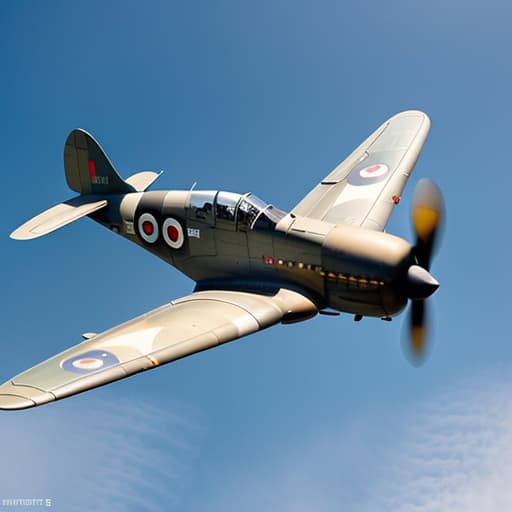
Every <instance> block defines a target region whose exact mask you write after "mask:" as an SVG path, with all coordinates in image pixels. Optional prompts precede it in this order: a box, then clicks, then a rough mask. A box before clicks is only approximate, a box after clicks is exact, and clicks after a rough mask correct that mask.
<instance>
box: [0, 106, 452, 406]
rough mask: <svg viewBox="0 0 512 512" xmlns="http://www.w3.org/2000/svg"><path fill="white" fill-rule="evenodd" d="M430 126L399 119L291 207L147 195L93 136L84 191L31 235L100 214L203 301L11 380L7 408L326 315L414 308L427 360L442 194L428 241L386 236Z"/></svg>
mask: <svg viewBox="0 0 512 512" xmlns="http://www.w3.org/2000/svg"><path fill="white" fill-rule="evenodd" d="M429 130H430V119H429V118H428V116H427V115H426V114H425V113H423V112H420V111H415V110H410V111H405V112H401V113H398V114H396V115H395V116H393V117H391V118H390V119H388V120H387V121H386V122H385V123H383V124H382V125H381V126H380V127H379V128H378V129H377V130H376V131H374V132H373V133H372V134H371V135H370V136H369V137H368V138H367V139H366V140H365V141H364V142H363V143H362V144H361V145H360V146H359V147H358V148H356V149H355V150H354V151H353V152H352V153H351V154H350V155H349V156H348V157H347V158H346V159H345V160H344V161H343V162H342V163H340V164H339V165H338V166H337V167H336V168H335V169H334V170H333V171H332V172H331V173H329V174H328V175H327V176H326V177H325V178H324V179H322V180H321V181H320V182H319V183H318V184H317V185H316V186H315V187H314V188H313V189H312V190H311V191H310V192H309V193H308V194H307V195H306V196H305V197H304V198H303V199H302V200H301V201H300V202H299V203H298V204H297V205H296V206H295V207H294V208H292V210H291V211H289V212H285V211H283V210H281V209H279V208H278V207H276V206H274V205H271V204H267V203H265V202H264V201H262V200H261V199H259V198H258V197H256V196H255V195H253V194H251V193H247V194H236V193H233V192H224V191H220V192H219V191H215V190H165V191H147V189H148V187H149V186H150V185H151V184H152V183H153V182H154V181H155V180H156V179H157V178H158V176H159V174H158V173H156V172H153V171H143V172H139V173H136V174H134V175H132V176H130V177H129V178H127V179H126V180H123V179H122V178H121V177H120V175H119V174H118V173H117V171H116V170H115V168H114V166H113V165H112V163H111V161H110V160H109V158H108V157H107V155H106V154H105V152H104V151H103V150H102V148H101V147H100V145H99V144H98V143H97V142H96V140H95V139H94V138H93V137H92V135H90V134H89V133H88V132H86V131H85V130H82V129H75V130H73V131H72V132H71V133H70V134H69V136H68V138H67V140H66V143H65V146H64V168H65V176H66V181H67V184H68V185H69V187H70V188H71V190H73V191H74V192H76V193H78V195H77V196H76V197H73V198H72V199H70V200H68V201H65V202H63V203H60V204H58V205H56V206H54V207H52V208H50V209H48V210H46V211H45V212H43V213H41V214H39V215H37V216H35V217H34V218H32V219H30V220H28V221H27V222H25V223H24V224H23V225H22V226H20V227H19V228H18V229H16V230H14V231H13V232H12V233H11V235H10V236H11V238H13V239H17V240H28V239H33V238H37V237H40V236H43V235H46V234H48V233H51V232H52V231H54V230H56V229H58V228H61V227H63V226H65V225H67V224H69V223H71V222H74V221H76V220H78V219H80V218H82V217H89V218H91V219H93V220H94V221H96V222H97V223H99V224H101V225H103V226H104V227H106V228H107V229H109V230H111V231H112V232H114V233H116V234H118V235H120V236H122V237H124V238H126V239H128V240H130V241H131V242H134V243H136V244H137V245H139V246H141V247H142V248H143V249H146V250H148V251H150V252H151V253H153V254H154V255H155V256H158V257H159V258H161V259H163V260H164V261H165V262H167V263H169V264H170V265H172V266H174V267H176V268H177V269H178V270H180V271H181V272H183V273H184V274H185V275H187V276H188V277H190V278H191V279H193V280H194V281H195V282H196V285H195V288H194V290H193V293H191V294H190V295H187V296H185V297H182V298H179V299H176V300H173V301H171V302H170V303H168V304H165V305H163V306H161V307H159V308H157V309H154V310H152V311H150V312H148V313H145V314H143V315H141V316H139V317H137V318H134V319H132V320H129V321H128V322H126V323H123V324H121V325H118V326H116V327H113V328H111V329H109V330H107V331H104V332H102V333H99V334H97V333H85V334H83V335H82V337H83V338H84V341H82V342H81V343H79V344H77V345H75V346H73V347H71V348H69V349H67V350H65V351H63V352H61V353H60V354H57V355H56V356H54V357H51V358H50V359H48V360H46V361H44V362H42V363H40V364H38V365H36V366H34V367H33V368H30V369H29V370H27V371H25V372H23V373H20V374H19V375H17V376H15V377H13V378H11V379H10V380H8V381H7V382H5V383H4V384H2V385H1V386H0V409H5V410H12V409H25V408H29V407H34V406H39V405H42V404H46V403H48V402H53V401H55V400H60V399H62V398H65V397H68V396H71V395H74V394H76V393H80V392H83V391H86V390H89V389H92V388H95V387H97V386H101V385H104V384H107V383H110V382H113V381H116V380H118V379H122V378H124V377H128V376H130V375H133V374H135V373H138V372H141V371H144V370H149V369H151V368H155V367H157V366H160V365H163V364H166V363H170V362H172V361H176V360H177V359H180V358H183V357H186V356H189V355H191V354H194V353H197V352H200V351H203V350H207V349H210V348H214V347H217V346H219V345H221V344H223V343H226V342H228V341H233V340H236V339H238V338H240V337H242V336H246V335H248V334H250V333H253V332H256V331H260V330H262V329H265V328H267V327H270V326H272V325H275V324H278V323H282V324H289V323H294V322H301V321H304V320H307V319H309V318H312V317H314V316H315V315H316V314H317V313H320V314H326V315H337V314H339V312H344V313H349V314H351V315H354V320H356V321H359V320H361V319H362V318H363V317H377V318H382V319H384V320H391V318H392V317H394V316H396V315H398V314H399V313H400V312H401V311H402V310H403V309H404V308H405V307H406V305H407V303H408V302H409V301H411V310H410V317H409V324H410V325H409V335H408V340H409V341H408V343H409V348H410V354H411V359H412V361H413V362H414V363H419V362H421V361H422V358H423V357H424V354H425V347H426V340H427V331H428V329H427V315H426V313H427V311H426V299H427V298H428V297H429V296H430V295H432V294H433V293H434V292H435V291H436V289H437V288H438V287H439V283H438V282H437V280H436V279H435V278H434V277H433V276H432V275H431V274H430V273H429V270H430V263H431V257H432V255H433V252H434V248H435V246H436V240H437V238H438V236H437V235H438V233H439V232H440V227H441V225H442V221H443V217H444V204H443V198H442V194H441V191H440V189H439V187H438V186H437V185H436V184H435V183H433V182H432V181H429V180H425V179H423V180H420V181H419V182H418V184H417V187H416V190H415V193H414V197H413V202H412V224H413V227H414V231H415V235H416V241H415V243H414V245H411V244H410V243H409V242H407V241H406V240H404V239H402V238H399V237H397V236H394V235H391V234H388V233H385V232H384V230H385V227H386V224H387V221H388V219H389V217H390V215H391V213H392V211H393V209H394V208H395V206H396V205H398V204H399V202H400V198H401V194H402V191H403V189H404V187H405V185H406V182H407V180H408V178H409V176H410V174H411V172H412V170H413V167H414V165H415V163H416V161H417V159H418V157H419V154H420V151H421V149H422V147H423V144H424V143H425V140H426V138H427V135H428V132H429Z"/></svg>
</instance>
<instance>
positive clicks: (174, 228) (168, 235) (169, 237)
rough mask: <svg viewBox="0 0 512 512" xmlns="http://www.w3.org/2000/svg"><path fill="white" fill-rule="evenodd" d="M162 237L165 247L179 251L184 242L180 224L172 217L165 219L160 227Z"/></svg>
mask: <svg viewBox="0 0 512 512" xmlns="http://www.w3.org/2000/svg"><path fill="white" fill-rule="evenodd" d="M162 236H163V237H164V240H165V241H166V243H167V245H168V246H169V247H172V248H173V249H179V248H180V247H181V246H182V245H183V242H184V241H185V237H184V235H183V228H182V227H181V224H180V223H179V222H178V221H177V220H176V219H173V218H172V217H168V218H167V219H165V221H164V224H163V226H162Z"/></svg>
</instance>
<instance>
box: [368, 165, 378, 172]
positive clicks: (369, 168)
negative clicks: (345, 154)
mask: <svg viewBox="0 0 512 512" xmlns="http://www.w3.org/2000/svg"><path fill="white" fill-rule="evenodd" d="M379 169H380V165H372V166H371V167H367V168H366V169H365V170H366V172H367V173H368V174H371V173H373V172H377V171H378V170H379Z"/></svg>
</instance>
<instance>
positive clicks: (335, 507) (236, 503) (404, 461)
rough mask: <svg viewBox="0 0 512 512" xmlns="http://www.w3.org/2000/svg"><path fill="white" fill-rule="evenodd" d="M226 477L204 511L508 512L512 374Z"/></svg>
mask: <svg viewBox="0 0 512 512" xmlns="http://www.w3.org/2000/svg"><path fill="white" fill-rule="evenodd" d="M224 481H225V486H224V489H223V491H222V493H221V494H219V495H218V496H216V497H215V499H213V500H211V502H210V504H209V507H208V510H210V511H211V510H215V511H220V510H244V511H257V510H279V511H280V512H285V511H293V512H300V511H311V510H317V511H340V510H350V511H356V512H357V511H358V512H363V511H364V512H370V511H371V512H374V511H379V512H381V511H389V512H391V511H393V512H431V511H432V512H434V511H436V512H439V511H445V510H449V511H450V512H462V511H464V512H476V511H478V512H482V511H485V512H487V511H510V510H512V378H509V377H507V376H506V373H504V372H500V375H499V376H491V375H485V376H482V375H481V376H480V377H478V378H477V377H472V379H471V380H469V381H464V382H463V381H459V382H454V383H452V385H450V386H448V387H446V388H445V389H444V390H440V391H438V392H435V393H434V394H433V395H431V396H430V397H429V398H428V399H423V400H422V401H420V402H419V403H417V404H414V405H413V406H409V407H402V408H399V409H395V410H394V411H387V412H386V413H384V412H382V413H376V412H375V411H373V412H367V413H362V414H360V415H359V416H358V417H356V418H355V419H352V420H351V421H350V424H348V425H347V424H343V425H341V426H338V428H333V429H330V430H326V429H320V430H319V431H317V432H314V433H312V434H311V435H310V436H308V437H307V438H304V437H303V438H302V439H301V440H300V441H296V442H294V443H292V446H288V448H287V449H286V451H285V452H284V453H279V454H276V458H275V460H272V461H267V464H263V463H261V462H260V465H259V466H258V467H256V468H252V469H249V470H245V471H241V472H240V474H238V475H236V476H234V475H233V476H232V477H231V478H225V479H224ZM205 509H206V508H205Z"/></svg>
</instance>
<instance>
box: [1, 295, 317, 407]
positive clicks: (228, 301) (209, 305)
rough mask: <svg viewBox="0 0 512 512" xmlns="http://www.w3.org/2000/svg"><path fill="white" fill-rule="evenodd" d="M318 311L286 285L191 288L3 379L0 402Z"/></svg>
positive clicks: (30, 402) (84, 386) (38, 400)
mask: <svg viewBox="0 0 512 512" xmlns="http://www.w3.org/2000/svg"><path fill="white" fill-rule="evenodd" d="M316 313H317V307H316V305H315V304H314V303H313V302H312V301H311V300H309V299H308V298H306V297H305V296H303V295H301V294H300V293H297V292H294V291H291V290H287V289H284V288H281V289H279V290H277V291H276V292H275V293H274V294H273V295H262V294H256V293H248V292H238V291H200V292H196V293H192V294H191V295H188V296H186V297H183V298H181V299H178V300H175V301H173V302H171V303H169V304H166V305H165V306H162V307H160V308H158V309H155V310H153V311H151V312H149V313H146V314H144V315H142V316H140V317H138V318H135V319H133V320H130V321H128V322H126V323H124V324H121V325H119V326H117V327H114V328H113V329H110V330H108V331H105V332H103V333H101V334H98V335H95V336H94V335H92V337H91V335H87V337H88V338H89V339H87V340H86V341H84V342H82V343H80V344H78V345H76V346H74V347H72V348H70V349H68V350H65V351H64V352H61V353H60V354H58V355H56V356H54V357H52V358H50V359H48V360H46V361H44V362H43V363H40V364H38V365H37V366H34V367H33V368H31V369H30V370H27V371H25V372H23V373H20V374H19V375H17V376H16V377H14V378H12V379H11V380H9V381H7V382H6V383H4V384H3V385H1V386H0V409H25V408H28V407H34V406H36V405H41V404H44V403H47V402H51V401H53V400H58V399H60V398H65V397H67V396H70V395H74V394H76V393H80V392H82V391H86V390H88V389H92V388H95V387H97V386H101V385H103V384H107V383H109V382H112V381H115V380H118V379H122V378H124V377H127V376H129V375H132V374H134V373H138V372H141V371H143V370H148V369H150V368H154V367H156V366H159V365H162V364H165V363H169V362H171V361H175V360H176V359H180V358H182V357H185V356H188V355H191V354H194V353H196V352H200V351H202V350H206V349H209V348H212V347H216V346H217V345H220V344H222V343H225V342H228V341H232V340H235V339H237V338H240V337H242V336H245V335H247V334H250V333H253V332H256V331H259V330H261V329H264V328H266V327H269V326H271V325H274V324H276V323H278V322H283V323H286V322H293V321H297V320H305V319H306V318H310V317H312V316H314V315H315V314H316ZM84 336H85V335H84Z"/></svg>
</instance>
